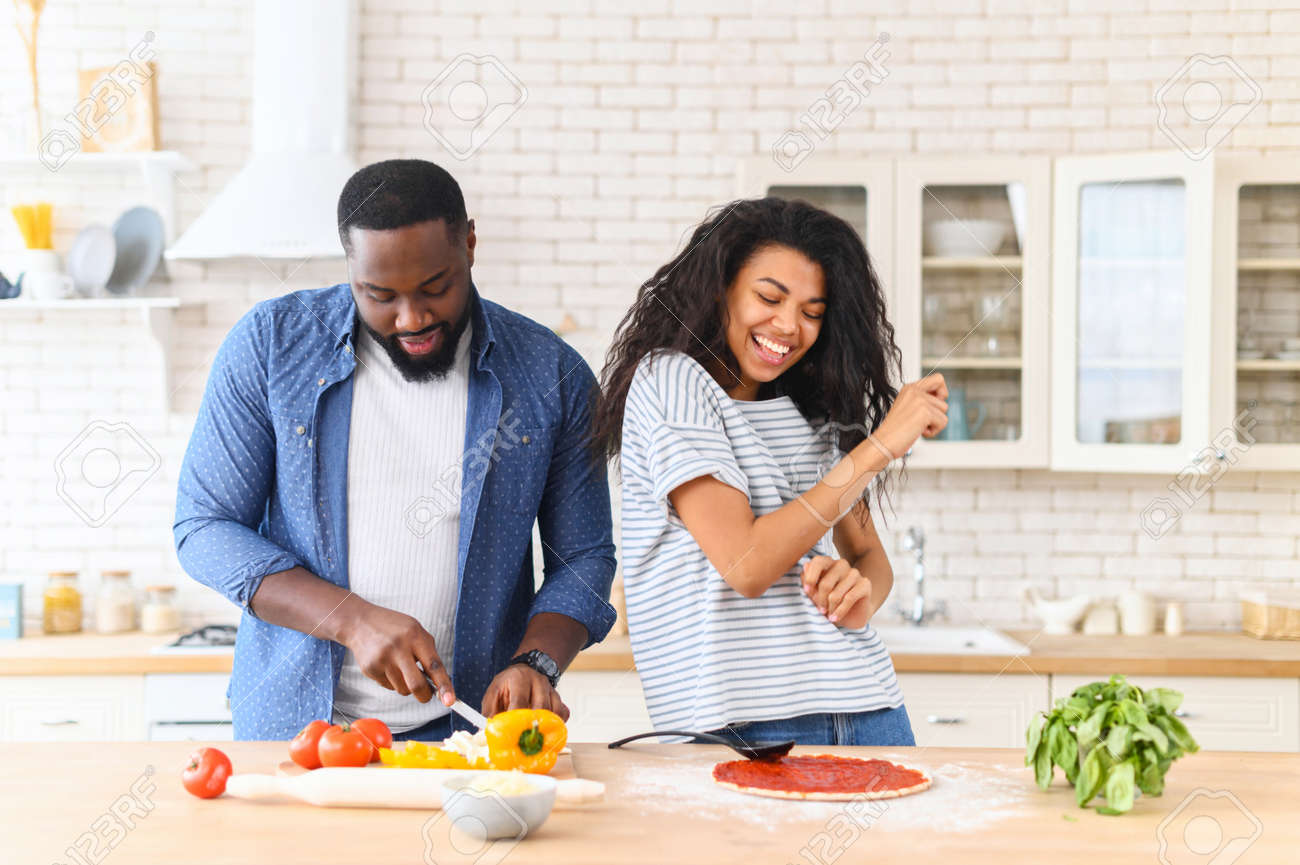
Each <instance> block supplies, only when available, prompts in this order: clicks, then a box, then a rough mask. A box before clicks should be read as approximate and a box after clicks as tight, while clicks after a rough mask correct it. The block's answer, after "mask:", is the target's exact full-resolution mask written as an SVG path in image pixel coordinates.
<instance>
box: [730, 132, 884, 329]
mask: <svg viewBox="0 0 1300 865" xmlns="http://www.w3.org/2000/svg"><path fill="white" fill-rule="evenodd" d="M739 194H740V195H741V196H743V197H745V198H758V197H762V196H766V195H776V196H779V197H781V198H800V199H803V200H804V201H807V202H808V203H809V204H813V205H816V206H817V207H820V208H822V209H823V210H828V211H830V212H831V213H834V214H835V215H836V216H838V217H840V218H841V219H843V220H844V221H845V222H847V223H849V225H852V226H853V227H854V228H855V229H857V232H858V236H859V237H861V238H862V241H863V243H865V244H866V247H867V253H868V254H869V255H870V256H871V266H872V267H873V268H874V269H875V271H876V276H877V278H879V279H880V281H881V283H882V284H883V285H884V287H885V292H886V297H887V298H889V299H890V303H889V308H890V310H891V312H892V310H893V307H894V304H893V290H894V269H893V268H894V224H895V213H894V164H893V163H892V162H891V161H889V160H870V159H834V158H825V159H823V158H816V157H814V158H812V159H807V160H805V161H803V162H801V163H799V164H798V165H797V166H796V167H795V168H794V169H793V170H786V169H785V168H784V167H783V166H782V165H780V164H778V163H777V161H776V160H775V159H772V158H769V157H758V158H754V159H747V160H745V161H743V162H742V163H741V165H740V178H739Z"/></svg>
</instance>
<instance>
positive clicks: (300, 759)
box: [289, 721, 330, 769]
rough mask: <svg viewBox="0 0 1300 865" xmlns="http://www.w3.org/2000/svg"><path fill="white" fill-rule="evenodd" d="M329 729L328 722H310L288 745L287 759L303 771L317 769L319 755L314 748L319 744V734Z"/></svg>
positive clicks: (318, 766)
mask: <svg viewBox="0 0 1300 865" xmlns="http://www.w3.org/2000/svg"><path fill="white" fill-rule="evenodd" d="M329 728H330V722H329V721H312V722H311V723H310V724H308V725H307V726H306V727H303V728H302V730H301V731H300V732H299V733H298V735H297V736H294V737H293V741H291V742H290V743H289V759H291V760H293V762H295V763H297V764H298V765H299V766H301V767H303V768H304V769H319V768H320V754H319V753H317V750H316V748H317V746H318V745H319V744H320V736H321V733H324V732H325V731H326V730H328V729H329Z"/></svg>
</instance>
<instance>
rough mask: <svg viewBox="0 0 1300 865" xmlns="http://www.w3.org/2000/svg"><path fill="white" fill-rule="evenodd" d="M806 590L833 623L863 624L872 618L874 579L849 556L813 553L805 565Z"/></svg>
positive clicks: (819, 609)
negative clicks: (869, 577)
mask: <svg viewBox="0 0 1300 865" xmlns="http://www.w3.org/2000/svg"><path fill="white" fill-rule="evenodd" d="M803 590H804V592H805V593H806V594H807V595H808V598H809V599H810V600H811V601H812V602H813V604H815V605H816V607H817V610H818V611H819V612H820V613H821V614H822V615H823V616H825V617H826V618H827V619H829V620H830V621H831V623H832V624H836V625H839V626H840V627H842V628H861V627H862V626H863V625H865V624H866V623H867V620H868V619H869V618H871V612H872V611H871V581H870V580H868V579H867V578H866V577H864V576H862V574H861V573H860V572H859V571H858V569H857V568H855V567H853V566H852V565H850V564H849V562H848V560H847V559H832V558H831V557H830V556H813V557H812V558H811V559H809V560H808V561H807V562H806V563H804V566H803Z"/></svg>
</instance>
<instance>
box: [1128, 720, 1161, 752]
mask: <svg viewBox="0 0 1300 865" xmlns="http://www.w3.org/2000/svg"><path fill="white" fill-rule="evenodd" d="M1133 738H1134V739H1136V740H1137V741H1139V742H1150V743H1152V744H1153V745H1155V746H1156V750H1157V751H1159V752H1160V753H1161V754H1162V755H1164V754H1168V753H1169V737H1168V736H1166V735H1165V732H1164V731H1163V730H1161V729H1160V728H1159V727H1157V726H1156V725H1155V724H1152V723H1151V722H1149V721H1143V722H1142V723H1141V724H1138V725H1137V731H1136V732H1135V733H1134V734H1133Z"/></svg>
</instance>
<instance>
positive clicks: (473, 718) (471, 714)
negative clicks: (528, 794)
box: [420, 668, 487, 730]
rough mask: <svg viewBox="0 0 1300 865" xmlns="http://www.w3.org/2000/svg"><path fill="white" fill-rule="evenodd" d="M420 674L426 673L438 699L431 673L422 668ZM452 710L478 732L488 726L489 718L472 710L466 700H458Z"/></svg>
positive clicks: (427, 679)
mask: <svg viewBox="0 0 1300 865" xmlns="http://www.w3.org/2000/svg"><path fill="white" fill-rule="evenodd" d="M420 672H422V673H424V679H425V681H427V682H428V683H429V687H430V688H433V695H434V696H435V697H437V696H438V694H439V691H438V685H437V684H436V683H435V682H434V681H433V679H432V678H430V677H429V673H428V672H427V671H425V670H424V669H423V668H421V670H420ZM451 710H452V711H453V712H455V713H456V714H457V715H460V716H461V717H462V718H464V719H465V720H466V721H469V722H470V723H471V724H473V725H474V727H475V729H477V730H482V729H483V728H485V727H486V726H487V718H485V717H483V716H482V715H481V714H479V713H478V712H476V711H475V710H474V709H472V708H470V706H469V704H468V703H466V702H465V701H464V700H461V699H459V698H458V699H457V700H456V702H454V703H452V704H451Z"/></svg>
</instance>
